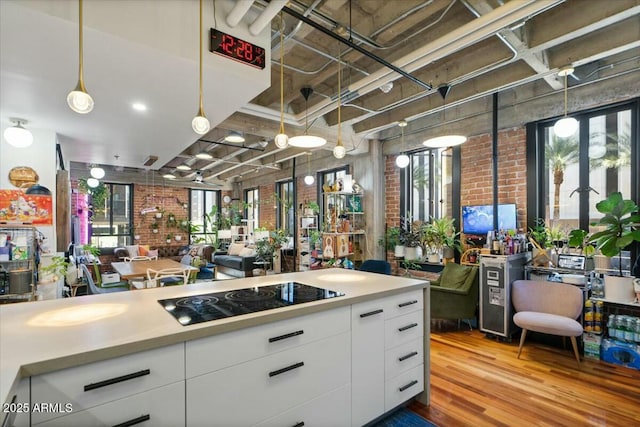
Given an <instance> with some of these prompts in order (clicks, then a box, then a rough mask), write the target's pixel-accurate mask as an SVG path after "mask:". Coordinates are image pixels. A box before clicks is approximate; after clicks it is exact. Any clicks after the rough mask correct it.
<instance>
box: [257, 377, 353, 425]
mask: <svg viewBox="0 0 640 427" xmlns="http://www.w3.org/2000/svg"><path fill="white" fill-rule="evenodd" d="M350 394H351V390H350V387H349V386H348V385H346V386H343V387H340V388H339V389H338V390H332V391H330V392H329V393H326V394H323V395H322V396H320V397H317V398H315V399H313V400H312V401H310V402H307V403H304V404H302V405H300V406H297V407H295V408H293V409H290V410H288V411H287V412H284V413H282V414H280V415H276V416H275V417H273V418H269V419H268V420H265V421H263V422H261V423H259V424H256V427H283V426H286V427H293V426H296V425H300V423H304V425H305V426H307V427H337V426H348V425H349V423H350V418H351V416H350V411H349V400H350Z"/></svg>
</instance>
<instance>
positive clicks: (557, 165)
mask: <svg viewBox="0 0 640 427" xmlns="http://www.w3.org/2000/svg"><path fill="white" fill-rule="evenodd" d="M544 155H545V158H546V159H547V162H549V169H551V170H552V171H553V188H554V189H553V219H554V220H558V219H560V185H562V183H563V182H564V171H565V169H566V168H567V166H568V165H570V164H572V163H577V162H578V140H577V139H576V138H575V136H571V137H569V138H559V137H557V136H555V135H553V136H552V137H551V139H550V140H549V142H548V143H547V144H546V145H545V147H544Z"/></svg>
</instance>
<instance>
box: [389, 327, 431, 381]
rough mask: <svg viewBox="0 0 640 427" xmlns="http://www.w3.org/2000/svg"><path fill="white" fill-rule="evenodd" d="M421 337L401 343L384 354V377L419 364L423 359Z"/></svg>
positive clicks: (397, 373)
mask: <svg viewBox="0 0 640 427" xmlns="http://www.w3.org/2000/svg"><path fill="white" fill-rule="evenodd" d="M422 340H423V337H420V338H418V339H415V340H412V341H409V342H407V343H404V344H401V345H399V346H397V347H394V348H392V349H390V350H387V352H386V354H385V369H384V371H385V378H386V379H387V380H390V379H391V378H395V377H397V376H398V375H400V374H401V373H403V372H405V371H407V370H409V369H411V368H415V367H416V366H418V365H421V364H422V363H423V361H424V359H423V357H422V353H423V347H424V345H423V343H422Z"/></svg>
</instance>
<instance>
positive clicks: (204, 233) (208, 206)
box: [189, 190, 220, 243]
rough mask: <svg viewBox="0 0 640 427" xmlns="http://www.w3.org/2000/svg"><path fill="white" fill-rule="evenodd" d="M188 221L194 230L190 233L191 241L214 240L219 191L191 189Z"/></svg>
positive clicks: (216, 229)
mask: <svg viewBox="0 0 640 427" xmlns="http://www.w3.org/2000/svg"><path fill="white" fill-rule="evenodd" d="M189 197H190V206H191V210H190V215H189V221H190V222H191V227H192V229H193V230H194V231H193V232H192V233H191V239H192V242H191V243H197V242H201V241H204V242H208V243H212V242H215V241H216V239H217V236H216V233H217V231H218V228H217V222H218V220H219V218H218V206H219V205H220V201H219V198H220V192H219V191H217V190H191V192H190V194H189Z"/></svg>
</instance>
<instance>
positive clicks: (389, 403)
mask: <svg viewBox="0 0 640 427" xmlns="http://www.w3.org/2000/svg"><path fill="white" fill-rule="evenodd" d="M423 367H424V365H422V364H421V365H418V366H416V367H415V368H413V369H411V370H409V371H407V372H404V373H402V374H400V375H398V376H397V377H395V378H393V379H391V380H389V381H387V382H386V384H385V393H384V410H385V411H390V410H391V409H393V408H395V407H396V406H398V405H399V404H401V403H402V402H405V401H407V400H408V399H411V398H412V397H413V396H415V395H416V394H418V393H420V392H422V391H423V390H424V375H423Z"/></svg>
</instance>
